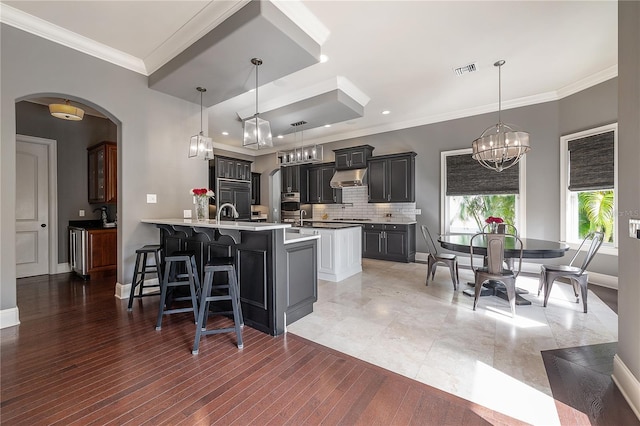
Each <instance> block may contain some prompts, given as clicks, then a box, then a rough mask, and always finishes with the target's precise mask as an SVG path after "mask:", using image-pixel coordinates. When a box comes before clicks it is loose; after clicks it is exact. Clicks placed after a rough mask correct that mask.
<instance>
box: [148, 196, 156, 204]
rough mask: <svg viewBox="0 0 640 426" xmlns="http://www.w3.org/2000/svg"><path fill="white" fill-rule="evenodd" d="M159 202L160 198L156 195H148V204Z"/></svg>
mask: <svg viewBox="0 0 640 426" xmlns="http://www.w3.org/2000/svg"><path fill="white" fill-rule="evenodd" d="M157 202H158V196H157V195H156V194H147V204H154V203H157Z"/></svg>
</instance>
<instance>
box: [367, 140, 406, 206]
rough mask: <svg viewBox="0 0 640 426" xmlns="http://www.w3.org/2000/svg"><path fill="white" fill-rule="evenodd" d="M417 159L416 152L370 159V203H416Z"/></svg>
mask: <svg viewBox="0 0 640 426" xmlns="http://www.w3.org/2000/svg"><path fill="white" fill-rule="evenodd" d="M415 157H416V153H415V152H407V153H402V154H393V155H382V156H379V157H374V158H371V159H369V164H368V174H369V177H368V179H369V202H370V203H411V202H415V200H416V192H415V175H416V162H415Z"/></svg>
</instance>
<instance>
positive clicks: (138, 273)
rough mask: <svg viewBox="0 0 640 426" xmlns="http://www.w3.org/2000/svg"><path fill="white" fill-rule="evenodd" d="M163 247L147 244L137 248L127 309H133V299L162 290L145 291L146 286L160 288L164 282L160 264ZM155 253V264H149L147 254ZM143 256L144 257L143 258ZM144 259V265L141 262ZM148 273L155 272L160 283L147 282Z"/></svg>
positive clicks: (154, 294) (153, 294)
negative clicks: (136, 291)
mask: <svg viewBox="0 0 640 426" xmlns="http://www.w3.org/2000/svg"><path fill="white" fill-rule="evenodd" d="M161 252H162V247H160V246H159V245H150V244H148V245H145V246H142V247H141V248H139V249H138V250H136V264H135V266H134V268H133V279H132V280H131V291H130V292H129V306H128V308H127V310H129V311H130V310H132V309H133V299H134V298H142V297H147V296H158V295H159V294H160V291H157V292H154V293H145V292H144V289H145V288H157V289H158V290H160V284H161V283H162V266H161V264H160V258H161V255H160V253H161ZM150 254H153V257H154V258H155V262H156V263H155V264H153V265H149V264H147V256H148V255H150ZM141 258H142V259H141ZM140 260H142V265H141V264H140ZM147 274H155V275H156V277H157V278H158V284H145V280H146V279H147V277H146V275H147ZM136 287H138V289H139V290H138V294H137V295H136V294H135V290H136Z"/></svg>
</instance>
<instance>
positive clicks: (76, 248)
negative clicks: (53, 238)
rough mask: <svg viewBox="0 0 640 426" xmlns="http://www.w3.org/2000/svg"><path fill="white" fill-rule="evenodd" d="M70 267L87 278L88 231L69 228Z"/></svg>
mask: <svg viewBox="0 0 640 426" xmlns="http://www.w3.org/2000/svg"><path fill="white" fill-rule="evenodd" d="M69 265H70V266H71V270H72V271H74V272H76V273H77V274H78V275H80V276H81V277H83V278H86V277H87V230H86V229H84V228H77V227H75V226H70V227H69Z"/></svg>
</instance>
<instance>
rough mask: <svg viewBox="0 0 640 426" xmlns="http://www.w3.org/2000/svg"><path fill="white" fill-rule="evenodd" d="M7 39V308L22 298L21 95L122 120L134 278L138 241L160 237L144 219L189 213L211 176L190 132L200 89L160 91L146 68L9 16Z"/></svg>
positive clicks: (3, 108) (124, 222)
mask: <svg viewBox="0 0 640 426" xmlns="http://www.w3.org/2000/svg"><path fill="white" fill-rule="evenodd" d="M0 43H1V46H0V51H1V52H2V61H1V63H0V66H1V73H0V82H1V85H0V99H1V103H0V118H1V121H0V124H1V126H0V132H1V133H0V137H1V144H0V181H1V184H0V203H1V204H0V206H1V208H0V237H1V238H0V241H1V245H0V310H5V309H7V310H11V309H13V308H15V307H16V303H17V300H16V271H15V260H16V257H15V176H16V170H15V155H16V154H15V151H16V146H15V139H16V102H19V101H21V100H24V99H27V98H32V97H40V96H48V95H53V96H57V97H63V98H68V99H71V100H72V101H78V102H80V103H83V104H85V105H88V106H91V107H92V108H94V109H96V110H97V111H100V112H101V113H102V114H104V115H105V116H106V117H108V118H109V119H110V120H111V121H112V122H114V123H115V124H116V125H117V129H118V130H117V141H118V160H119V163H120V167H119V173H118V197H119V198H118V206H117V208H118V225H119V226H118V274H117V279H118V282H120V283H128V282H130V281H131V278H130V277H131V274H132V272H133V262H134V254H135V249H136V248H138V247H139V246H141V245H143V244H150V243H154V242H158V240H159V232H158V230H157V229H156V228H155V227H154V226H152V225H147V224H142V223H141V222H140V220H141V219H143V218H159V217H181V216H182V211H183V210H184V209H190V208H192V197H191V195H190V194H189V190H190V189H191V188H193V187H199V186H202V184H203V183H204V182H207V176H208V167H207V164H206V162H204V161H197V160H190V159H188V158H187V153H188V143H189V138H190V137H191V135H193V134H194V133H195V132H196V131H197V129H199V128H200V106H199V96H198V93H197V92H195V91H194V92H195V93H194V99H193V102H186V101H183V100H180V99H177V98H174V97H171V96H168V95H165V94H163V93H159V92H157V91H154V90H151V89H149V88H148V87H147V78H146V77H145V76H142V75H139V74H136V73H134V72H131V71H128V70H125V69H123V68H121V67H118V66H115V65H111V64H109V63H107V62H105V61H102V60H99V59H96V58H94V57H91V56H88V55H85V54H82V53H80V52H77V51H75V50H72V49H69V48H66V47H64V46H61V45H59V44H56V43H52V42H49V41H47V40H44V39H42V38H39V37H36V36H34V35H31V34H27V33H25V32H23V31H20V30H17V29H15V28H12V27H9V26H7V25H4V24H2V25H1V34H0ZM52 76H55V78H53V77H52ZM205 125H206V123H205ZM148 193H153V194H157V198H158V203H157V204H147V203H146V194H148Z"/></svg>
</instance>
